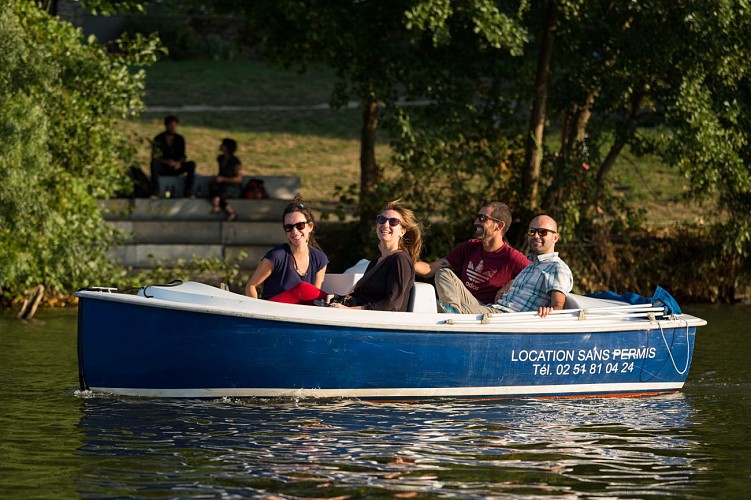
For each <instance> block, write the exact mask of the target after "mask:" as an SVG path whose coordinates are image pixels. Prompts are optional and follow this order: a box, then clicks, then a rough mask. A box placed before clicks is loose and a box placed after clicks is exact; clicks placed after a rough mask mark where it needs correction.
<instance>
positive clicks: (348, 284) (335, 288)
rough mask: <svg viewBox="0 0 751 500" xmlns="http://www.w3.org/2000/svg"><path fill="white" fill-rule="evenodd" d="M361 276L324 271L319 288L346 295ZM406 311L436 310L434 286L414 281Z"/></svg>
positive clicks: (425, 311)
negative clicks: (324, 274)
mask: <svg viewBox="0 0 751 500" xmlns="http://www.w3.org/2000/svg"><path fill="white" fill-rule="evenodd" d="M362 276H363V275H362V274H361V273H346V272H345V273H343V274H335V273H326V276H325V277H324V278H323V285H321V289H322V290H323V291H324V292H326V293H333V294H334V295H346V294H348V293H349V291H350V290H352V287H353V286H355V283H357V281H358V280H359V279H360V278H362ZM407 311H409V312H421V313H434V312H436V305H435V288H433V285H431V284H430V283H422V282H419V281H416V282H415V284H414V285H412V290H411V291H410V293H409V304H408V305H407Z"/></svg>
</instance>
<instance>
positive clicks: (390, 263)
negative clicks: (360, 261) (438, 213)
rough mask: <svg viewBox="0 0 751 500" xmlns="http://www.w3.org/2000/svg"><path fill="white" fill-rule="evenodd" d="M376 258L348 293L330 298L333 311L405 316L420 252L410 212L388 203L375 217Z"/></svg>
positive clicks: (418, 234) (418, 233) (417, 227)
mask: <svg viewBox="0 0 751 500" xmlns="http://www.w3.org/2000/svg"><path fill="white" fill-rule="evenodd" d="M375 231H376V235H377V236H378V240H379V243H378V250H380V254H381V255H380V257H379V258H378V259H376V260H372V261H371V262H370V264H369V265H368V268H367V270H366V271H365V274H364V275H363V277H362V278H360V280H359V281H358V282H357V283H356V284H355V286H354V288H353V290H352V292H350V293H349V294H348V295H346V296H344V297H341V296H339V297H334V298H332V299H331V300H330V302H329V305H330V306H332V307H337V308H352V309H369V310H374V311H401V312H406V311H407V306H408V305H409V294H410V292H411V291H412V285H413V284H414V283H415V262H417V260H418V259H419V257H420V250H421V249H422V227H421V225H420V223H419V222H418V221H417V219H415V216H414V213H413V212H412V210H409V209H408V208H406V207H405V206H403V205H402V204H401V201H400V200H396V201H391V202H389V203H387V204H386V206H384V207H383V210H382V211H381V214H380V215H378V217H376V226H375Z"/></svg>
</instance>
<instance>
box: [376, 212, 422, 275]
mask: <svg viewBox="0 0 751 500" xmlns="http://www.w3.org/2000/svg"><path fill="white" fill-rule="evenodd" d="M386 210H393V211H394V212H399V215H400V216H401V219H402V227H403V228H404V236H402V238H401V239H400V240H399V250H402V251H404V252H407V255H409V256H410V258H411V259H412V262H417V261H418V260H420V252H422V224H420V221H418V220H417V218H416V217H415V214H414V212H413V211H412V210H410V209H409V208H407V207H405V206H404V205H402V200H401V199H398V200H394V201H390V202H388V203H386V204H385V205H384V206H383V209H382V210H381V213H383V212H385V211H386Z"/></svg>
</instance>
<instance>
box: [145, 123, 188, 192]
mask: <svg viewBox="0 0 751 500" xmlns="http://www.w3.org/2000/svg"><path fill="white" fill-rule="evenodd" d="M179 124H180V120H178V118H177V117H176V116H174V115H168V116H166V117H165V118H164V128H165V131H164V132H162V133H161V134H159V135H157V136H156V137H154V141H153V143H152V150H151V154H152V157H151V189H152V197H153V198H156V197H158V196H159V176H160V175H161V176H171V177H177V176H178V175H182V174H186V176H187V178H186V179H185V192H184V193H183V196H186V197H188V196H191V195H192V194H193V178H194V177H195V174H196V164H195V162H192V161H187V159H186V157H185V138H184V137H183V136H181V135H180V134H178V133H177V126H178V125H179Z"/></svg>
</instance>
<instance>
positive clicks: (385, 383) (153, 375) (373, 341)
mask: <svg viewBox="0 0 751 500" xmlns="http://www.w3.org/2000/svg"><path fill="white" fill-rule="evenodd" d="M79 314H80V315H81V321H80V327H79V328H80V329H81V332H80V340H79V341H80V343H81V345H80V353H81V358H80V362H81V373H82V374H83V376H85V379H86V384H87V385H88V386H91V387H111V388H142V389H181V388H182V389H203V388H222V389H228V388H233V387H234V388H245V389H249V388H261V389H263V388H266V389H269V388H283V389H315V388H321V389H377V388H440V387H451V388H461V387H467V388H469V387H474V388H477V387H498V386H549V385H563V384H576V385H579V384H598V383H611V384H612V383H620V384H624V383H642V382H682V381H684V380H685V378H686V374H687V373H688V364H690V353H691V352H692V351H693V339H694V332H695V328H693V327H692V328H690V329H689V331H688V335H687V331H686V328H677V329H668V330H665V331H664V337H665V340H663V333H661V332H660V330H657V331H651V332H643V331H627V332H608V333H550V334H543V333H541V334H512V333H481V334H478V333H431V332H411V331H395V330H355V329H352V328H345V327H331V326H317V325H307V324H294V323H285V322H280V321H266V320H257V319H251V318H240V317H232V316H223V315H215V314H206V313H197V312H185V311H175V310H171V309H165V308H157V307H143V306H139V305H133V304H127V303H119V302H114V301H106V300H94V299H82V300H81V304H80V312H79ZM495 328H498V327H495ZM687 340H688V342H689V344H688V345H687V344H686V342H687ZM665 341H667V344H668V346H669V352H668V348H666V346H665ZM687 352H688V354H689V359H687ZM669 354H672V356H673V359H671V357H670V355H669ZM631 390H632V391H637V392H638V391H639V389H638V388H634V389H631ZM595 392H596V391H595ZM624 392H629V391H628V390H626V391H624ZM532 394H534V391H530V395H532ZM541 395H551V394H550V393H543V394H541ZM408 399H409V398H408Z"/></svg>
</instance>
